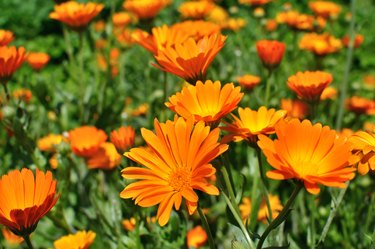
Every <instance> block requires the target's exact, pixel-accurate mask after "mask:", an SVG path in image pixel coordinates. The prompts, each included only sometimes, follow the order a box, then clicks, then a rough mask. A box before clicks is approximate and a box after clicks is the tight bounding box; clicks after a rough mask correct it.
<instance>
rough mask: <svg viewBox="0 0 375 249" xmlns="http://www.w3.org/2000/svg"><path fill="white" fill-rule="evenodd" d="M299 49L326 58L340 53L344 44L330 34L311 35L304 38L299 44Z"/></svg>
mask: <svg viewBox="0 0 375 249" xmlns="http://www.w3.org/2000/svg"><path fill="white" fill-rule="evenodd" d="M299 47H300V49H303V50H308V51H310V52H312V53H313V54H315V55H319V56H324V55H328V54H332V53H336V52H337V51H339V50H340V49H341V48H342V43H341V40H339V39H337V38H335V37H333V36H332V35H330V34H328V33H324V34H316V33H310V34H305V35H304V36H303V37H302V39H301V40H300V42H299Z"/></svg>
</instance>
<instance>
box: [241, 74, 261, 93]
mask: <svg viewBox="0 0 375 249" xmlns="http://www.w3.org/2000/svg"><path fill="white" fill-rule="evenodd" d="M237 81H238V84H240V85H241V86H242V87H243V88H244V89H245V90H247V91H251V90H253V89H254V87H256V86H257V85H259V83H260V81H261V79H260V77H258V76H254V75H251V74H245V75H243V76H239V77H237Z"/></svg>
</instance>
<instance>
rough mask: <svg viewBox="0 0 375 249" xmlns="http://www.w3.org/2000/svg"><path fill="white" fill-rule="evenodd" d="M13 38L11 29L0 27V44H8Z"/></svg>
mask: <svg viewBox="0 0 375 249" xmlns="http://www.w3.org/2000/svg"><path fill="white" fill-rule="evenodd" d="M13 39H14V36H13V33H12V32H11V31H9V30H4V29H0V46H7V45H8V44H9V43H11V42H12V41H13Z"/></svg>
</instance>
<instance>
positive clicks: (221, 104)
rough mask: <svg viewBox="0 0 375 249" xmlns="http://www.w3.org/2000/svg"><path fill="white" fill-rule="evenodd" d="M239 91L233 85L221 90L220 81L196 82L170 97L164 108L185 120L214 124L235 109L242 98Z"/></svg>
mask: <svg viewBox="0 0 375 249" xmlns="http://www.w3.org/2000/svg"><path fill="white" fill-rule="evenodd" d="M240 90H241V89H240V87H234V85H233V83H228V84H224V86H223V87H222V88H221V83H220V81H215V82H212V81H211V80H207V81H206V82H205V83H203V82H202V81H198V82H197V84H196V85H195V86H193V85H188V86H186V87H184V88H183V89H182V91H181V92H179V93H177V94H176V95H173V96H171V97H170V98H169V101H170V102H167V103H166V106H167V107H168V108H170V109H171V110H172V111H174V112H176V113H177V114H178V115H180V116H182V117H184V118H185V119H188V118H192V117H193V118H194V120H195V122H198V121H201V120H202V121H204V122H205V123H206V124H216V123H217V122H220V119H221V118H222V117H224V116H225V115H227V114H228V113H230V112H231V111H233V110H234V109H235V108H237V105H238V103H239V102H240V100H241V99H242V96H243V93H241V92H240Z"/></svg>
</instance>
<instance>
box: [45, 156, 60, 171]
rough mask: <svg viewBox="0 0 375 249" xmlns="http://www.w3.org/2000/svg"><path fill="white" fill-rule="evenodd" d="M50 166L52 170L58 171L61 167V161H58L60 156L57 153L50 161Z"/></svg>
mask: <svg viewBox="0 0 375 249" xmlns="http://www.w3.org/2000/svg"><path fill="white" fill-rule="evenodd" d="M48 163H49V166H51V168H52V169H57V167H58V166H59V160H58V154H57V153H55V154H53V156H51V157H50V159H49V160H48Z"/></svg>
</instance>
